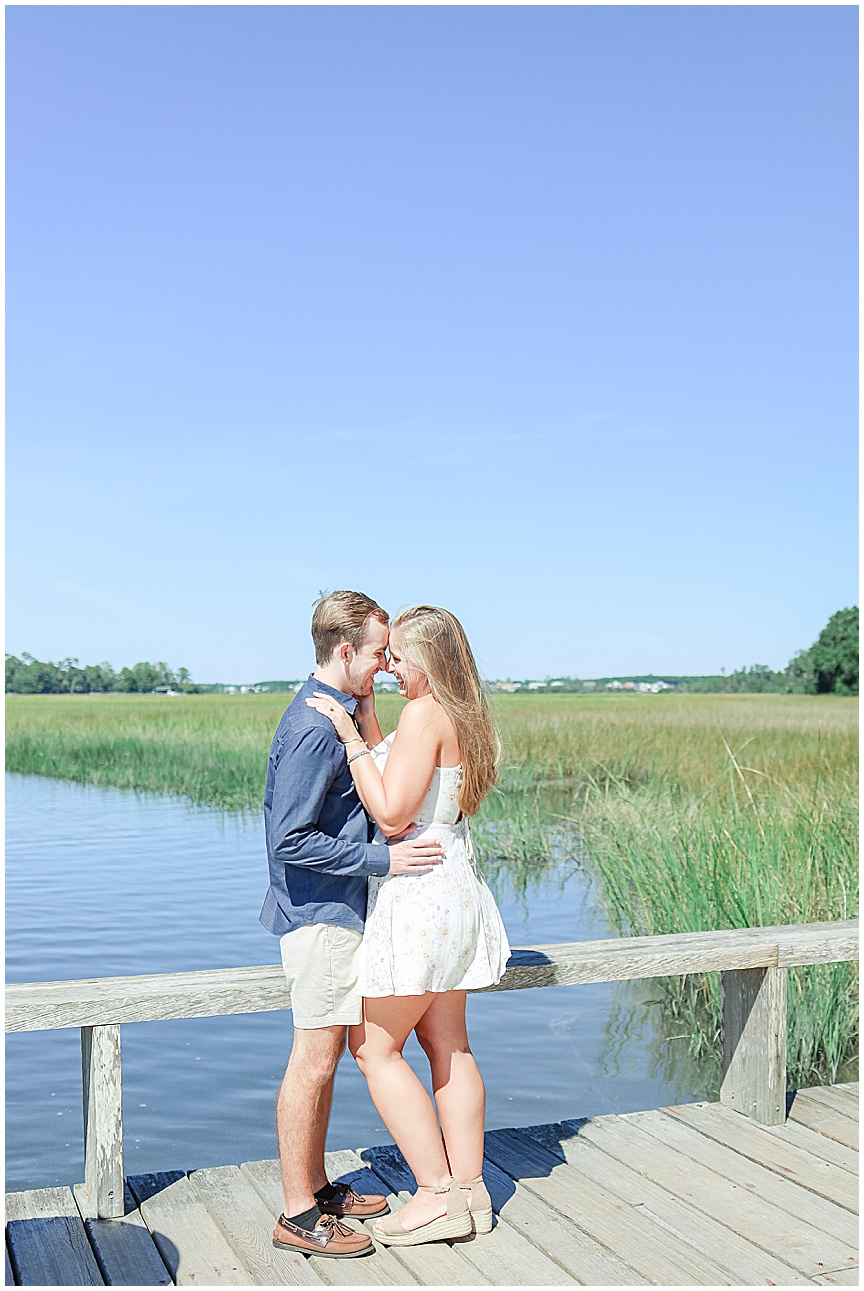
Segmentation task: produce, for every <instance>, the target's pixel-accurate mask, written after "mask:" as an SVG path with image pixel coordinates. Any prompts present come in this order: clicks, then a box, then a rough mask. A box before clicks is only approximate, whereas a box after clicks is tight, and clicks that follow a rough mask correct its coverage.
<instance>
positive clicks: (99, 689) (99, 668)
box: [6, 653, 205, 695]
mask: <svg viewBox="0 0 864 1291" xmlns="http://www.w3.org/2000/svg"><path fill="white" fill-rule="evenodd" d="M202 689H205V688H204V687H202V686H198V685H196V684H195V683H194V682H193V681H192V678H191V677H190V676H189V670H188V668H178V669H177V670H176V671H175V670H174V669H172V668H169V667H168V665H167V663H136V664H133V665H132V667H131V668H121V669H120V671H119V672H115V671H114V669H113V668H112V667H111V664H110V663H88V664H84V665H83V666H82V665H81V664H80V663H79V662H78V660H77V659H61V660H60V662H59V663H51V662H50V661H49V662H47V663H42V661H41V660H39V659H34V658H33V656H32V655H30V654H26V653H25V654H22V655H21V658H20V659H19V658H18V657H17V656H16V655H14V654H7V656H6V693H7V695H75V694H78V695H98V694H120V695H129V694H144V695H146V694H150V693H152V692H153V691H155V690H176V691H182V692H185V693H186V694H196V693H197V692H198V691H200V690H202Z"/></svg>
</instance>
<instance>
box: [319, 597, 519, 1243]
mask: <svg viewBox="0 0 864 1291" xmlns="http://www.w3.org/2000/svg"><path fill="white" fill-rule="evenodd" d="M390 659H391V664H392V668H393V671H394V672H395V674H396V677H397V679H398V682H399V693H400V695H403V696H404V697H405V698H406V699H407V700H408V701H409V702H408V703H407V704H406V705H405V707H404V709H403V710H402V713H401V715H400V718H399V725H398V726H397V728H396V731H395V732H394V733H393V735H390V736H388V737H387V739H386V740H380V736H381V731H380V728H378V727H377V723H376V724H375V726H374V727H373V739H376V740H380V743H377V745H376V747H375V748H374V749H369V747H368V746H367V744H366V742H365V741H364V740H363V739H362V738H361V737H360V736H359V735H358V734H357V729H356V727H355V726H354V724H353V722H352V720H351V718H350V716H349V715H348V713H347V712H346V711H345V710H344V709H343V708H342V707H341V706H336V711H335V712H334V711H332V710H333V708H334V705H333V704H332V700H329V699H328V697H327V696H323V695H322V696H320V697H318V696H316V697H315V698H314V699H308V700H307V701H306V702H307V703H308V704H310V705H311V706H312V707H314V708H317V710H318V711H319V712H321V713H324V714H326V716H328V717H329V718H330V719H331V720H332V722H333V724H334V726H335V727H336V731H337V734H338V735H339V738H340V739H341V740H342V742H343V743H344V744H345V746H346V748H345V751H346V755H347V757H348V762H349V765H350V768H351V774H352V775H353V777H354V783H355V785H356V788H357V792H358V794H359V796H360V798H361V800H362V802H363V805H364V807H365V808H366V810H367V812H368V813H369V815H370V816H371V817H372V818H373V819H374V820H375V821H376V822H377V824H378V826H379V828H380V829H381V831H382V833H383V834H385V835H387V836H388V837H392V836H394V835H401V834H404V833H405V832H406V831H409V830H410V831H412V832H414V833H418V834H419V833H430V834H433V835H434V836H436V837H438V838H439V839H440V840H441V843H442V845H443V848H444V860H443V862H442V863H441V864H440V865H436V866H434V867H433V868H431V869H430V870H429V871H428V872H427V873H425V874H420V875H417V876H413V875H412V876H408V875H399V876H387V877H385V878H382V879H372V880H370V884H369V905H368V911H367V918H366V930H365V933H364V938H363V946H362V950H361V968H360V978H359V990H360V993H361V994H362V995H363V1021H362V1022H361V1023H360V1025H359V1026H356V1027H352V1028H351V1030H350V1032H349V1045H350V1048H351V1052H352V1053H353V1055H354V1057H355V1058H356V1060H357V1063H358V1065H359V1067H360V1070H361V1071H362V1072H363V1074H364V1076H365V1077H366V1080H367V1082H368V1084H369V1092H370V1094H371V1095H372V1100H373V1102H374V1103H375V1106H376V1108H377V1109H378V1113H379V1115H380V1116H381V1119H382V1120H383V1122H384V1124H385V1125H386V1126H387V1128H388V1130H389V1131H390V1133H391V1134H392V1135H393V1138H394V1140H395V1141H396V1143H397V1144H398V1146H399V1148H400V1149H401V1151H402V1154H403V1156H404V1157H405V1159H406V1161H407V1162H408V1164H409V1166H410V1167H411V1169H412V1171H413V1173H414V1177H415V1179H416V1180H417V1183H418V1190H417V1192H416V1193H415V1194H414V1196H413V1197H412V1198H411V1199H410V1200H409V1201H408V1202H407V1203H406V1205H405V1206H404V1207H403V1208H402V1210H400V1211H399V1213H398V1214H396V1215H391V1216H389V1217H388V1218H387V1219H386V1220H379V1221H378V1222H377V1223H376V1225H375V1230H374V1232H375V1236H376V1238H377V1239H378V1240H379V1241H381V1242H383V1243H385V1244H389V1245H399V1246H416V1245H419V1244H420V1243H422V1242H429V1241H437V1240H439V1239H441V1238H451V1237H462V1236H465V1235H466V1234H468V1233H470V1232H472V1231H474V1232H478V1233H487V1232H489V1231H490V1230H491V1228H492V1204H491V1201H490V1199H489V1194H488V1192H487V1191H486V1188H485V1186H484V1184H483V1179H482V1173H481V1172H482V1166H483V1122H484V1117H485V1110H486V1091H485V1088H484V1085H483V1080H482V1077H481V1076H480V1072H479V1071H478V1069H477V1064H476V1062H475V1061H474V1056H473V1054H472V1053H471V1049H470V1047H469V1044H468V1035H467V1031H466V1026H465V1001H466V995H465V992H466V991H467V990H470V989H474V988H476V987H480V986H491V985H493V984H495V983H497V982H499V981H500V980H501V978H502V976H503V974H504V969H505V967H506V964H507V959H508V957H509V954H510V947H509V945H508V943H507V934H506V933H505V931H504V925H503V923H502V922H501V916H500V914H499V913H498V908H497V906H496V905H495V901H494V899H493V897H492V894H491V892H490V891H489V888H488V887H487V886H486V883H485V882H484V880H483V877H482V875H481V874H480V871H479V869H478V868H477V862H476V860H475V857H474V848H473V845H472V841H471V829H470V825H469V818H470V817H471V816H473V815H475V814H476V812H477V810H478V808H479V806H480V803H481V802H482V801H483V798H484V797H485V795H486V793H487V792H488V791H489V789H490V788H491V787H492V786H493V785H494V784H496V783H497V780H498V774H497V770H496V762H497V756H498V740H497V736H496V732H495V727H494V723H493V720H492V715H491V713H490V711H489V706H488V704H487V702H486V697H485V695H484V693H483V687H482V684H481V682H480V678H479V675H478V672H477V665H476V663H475V662H474V656H473V655H472V653H471V647H470V646H469V644H468V641H467V638H466V636H465V633H464V631H463V629H462V625H461V624H460V623H459V621H458V619H456V618H455V617H454V616H453V615H452V614H450V613H449V612H448V611H447V610H442V609H438V608H436V607H434V606H429V605H418V606H415V607H414V608H412V609H409V610H405V611H403V613H402V614H400V615H399V616H398V617H397V618H396V619H395V620H394V622H393V625H392V628H391V631H390ZM367 754H369V755H370V756H367ZM412 1031H414V1032H415V1033H416V1035H417V1039H418V1040H419V1042H420V1044H421V1045H422V1047H423V1049H424V1050H425V1052H426V1054H427V1056H428V1058H429V1062H430V1064H431V1068H432V1087H433V1090H434V1093H435V1103H434V1105H433V1103H432V1101H431V1100H430V1098H429V1095H428V1094H427V1093H426V1090H425V1089H424V1088H423V1085H422V1084H421V1083H420V1081H419V1080H418V1079H417V1077H416V1076H415V1075H414V1073H413V1071H412V1070H411V1068H410V1067H409V1066H408V1064H407V1063H406V1062H405V1060H404V1058H403V1057H402V1049H403V1047H404V1045H405V1041H406V1040H407V1039H408V1036H409V1035H410V1034H411V1032H412ZM436 1109H437V1118H436ZM439 1121H440V1127H441V1128H440V1131H439V1128H438V1123H439ZM442 1136H443V1141H442Z"/></svg>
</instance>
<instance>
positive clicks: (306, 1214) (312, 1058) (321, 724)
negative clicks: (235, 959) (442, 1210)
mask: <svg viewBox="0 0 864 1291" xmlns="http://www.w3.org/2000/svg"><path fill="white" fill-rule="evenodd" d="M388 622H389V620H388V618H387V614H386V613H385V612H384V610H382V608H381V606H380V605H378V604H377V603H376V602H375V601H373V600H372V599H371V597H368V596H364V595H363V594H362V593H361V592H349V591H343V592H332V593H331V594H330V595H329V596H323V597H321V598H320V599H319V600H318V601H317V603H316V605H315V612H314V614H313V616H312V640H313V642H314V645H315V660H316V665H317V666H316V668H315V671H314V672H313V673H312V674H311V676H310V677H309V679H308V681H306V682H305V683H304V685H303V686H301V687H300V690H299V691H298V692H297V694H296V695H295V697H294V699H293V700H292V702H291V703H290V704H289V705H288V708H287V709H286V710H285V712H284V714H283V715H282V720H281V721H280V723H279V726H278V728H277V731H276V734H275V736H274V738H273V744H272V746H271V749H270V762H269V765H268V768H267V784H266V789H265V793H264V824H265V833H266V839H267V856H268V861H269V866H270V887H269V889H268V892H267V896H266V897H265V900H264V907H263V909H262V911H261V922H262V923H263V925H264V927H265V928H267V929H268V931H270V932H272V933H275V935H276V936H277V937H279V938H280V948H281V952H282V963H283V966H284V969H285V976H286V978H287V981H288V985H289V988H290V990H291V1007H292V1009H293V1013H294V1044H293V1047H292V1049H291V1058H290V1061H289V1063H288V1070H287V1071H286V1073H285V1079H284V1081H283V1082H282V1088H281V1089H280V1091H279V1099H278V1102H277V1105H276V1126H277V1132H278V1138H279V1159H280V1163H281V1166H282V1182H283V1187H284V1191H285V1213H284V1214H283V1215H281V1216H280V1217H279V1220H278V1222H277V1224H276V1228H275V1230H274V1233H273V1244H274V1246H277V1247H285V1248H289V1249H291V1250H297V1251H305V1252H308V1253H311V1254H314V1255H328V1256H335V1257H342V1258H344V1257H346V1256H354V1255H366V1254H368V1253H369V1252H370V1251H371V1250H372V1241H371V1238H370V1237H369V1236H368V1234H367V1233H365V1231H364V1232H356V1231H355V1230H354V1229H353V1228H349V1227H348V1226H347V1225H345V1224H340V1223H339V1222H338V1221H339V1219H340V1218H341V1217H343V1216H345V1215H352V1216H356V1217H359V1218H366V1217H367V1216H370V1215H379V1214H383V1213H384V1212H385V1211H386V1210H387V1202H386V1199H385V1198H384V1197H380V1196H372V1197H360V1196H358V1195H357V1194H356V1193H354V1192H353V1191H352V1190H351V1189H350V1188H347V1187H346V1186H345V1185H344V1184H337V1185H333V1184H331V1183H329V1182H328V1180H327V1176H326V1174H325V1172H324V1140H325V1137H326V1134H327V1122H328V1120H329V1118H330V1101H331V1098H332V1095H333V1079H334V1076H335V1074H336V1065H337V1063H338V1062H339V1059H340V1058H341V1056H342V1054H343V1053H344V1050H345V1041H346V1036H347V1028H348V1027H349V1026H352V1025H356V1024H357V1023H358V1022H360V1020H361V1014H362V1001H361V999H360V997H359V995H358V994H357V989H356V986H357V969H358V955H359V950H360V943H361V941H362V938H363V924H364V921H365V918H366V884H367V879H368V878H369V876H370V875H373V874H374V875H383V874H388V873H389V874H416V873H425V872H426V871H427V870H428V869H429V867H430V866H431V865H433V864H437V863H439V862H440V860H441V859H442V851H441V846H440V843H438V842H437V841H435V840H431V841H427V840H425V839H411V840H406V841H404V842H395V843H393V844H391V845H389V846H387V847H384V846H382V845H381V844H380V843H373V842H372V841H371V837H372V832H373V831H372V826H371V824H370V822H369V819H368V817H367V816H366V813H365V812H364V810H363V806H362V804H361V802H360V799H359V798H358V796H357V792H356V790H355V788H354V783H353V780H352V778H351V772H350V769H349V767H348V760H347V756H346V749H345V748H343V746H342V743H341V742H340V740H339V739H338V737H337V735H336V731H335V729H334V727H333V723H332V722H331V721H330V720H329V719H328V718H327V717H325V716H324V715H323V714H321V713H318V712H316V711H315V709H313V708H310V707H309V706H308V705H307V704H306V702H305V700H306V697H307V696H311V695H312V694H314V692H315V691H319V692H323V693H324V694H327V695H329V696H331V697H332V699H333V701H334V702H335V703H338V704H341V705H342V706H343V707H344V708H346V709H347V710H348V712H349V713H351V714H352V715H353V717H354V720H355V723H356V725H357V728H358V732H359V735H358V740H357V742H356V743H353V742H352V745H351V748H350V749H348V750H347V754H348V755H352V754H353V753H354V752H356V751H357V750H360V749H362V748H363V744H362V742H361V739H360V737H363V738H364V739H365V738H368V739H369V740H370V742H373V741H375V740H377V739H380V731H379V729H378V723H377V719H376V717H375V702H374V696H373V690H372V686H373V682H374V680H375V674H376V673H377V672H379V671H383V672H387V671H389V663H388V660H387V645H388V641H389V632H388Z"/></svg>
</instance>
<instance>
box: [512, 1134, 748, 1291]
mask: <svg viewBox="0 0 864 1291" xmlns="http://www.w3.org/2000/svg"><path fill="white" fill-rule="evenodd" d="M486 1153H487V1156H488V1157H489V1158H490V1160H492V1161H494V1162H495V1164H496V1165H497V1166H499V1167H500V1168H501V1169H502V1170H505V1171H506V1172H507V1174H508V1175H510V1177H511V1178H513V1179H516V1180H517V1181H518V1182H520V1183H521V1184H523V1186H524V1187H525V1188H528V1189H529V1190H530V1191H531V1192H533V1193H535V1194H536V1195H537V1196H538V1197H540V1198H541V1200H542V1201H544V1202H545V1203H546V1204H547V1205H549V1206H552V1207H554V1209H555V1210H557V1211H559V1213H561V1214H563V1215H565V1216H566V1217H567V1218H568V1219H570V1220H572V1221H573V1222H574V1223H576V1224H578V1226H579V1227H580V1228H582V1229H583V1230H584V1231H585V1232H586V1233H589V1234H590V1235H591V1236H592V1237H593V1238H595V1239H596V1240H597V1241H599V1242H601V1243H602V1244H603V1245H604V1246H605V1247H606V1248H607V1250H610V1251H612V1252H614V1254H616V1255H617V1256H618V1257H619V1258H620V1259H622V1260H624V1261H625V1262H626V1263H627V1264H628V1265H629V1266H630V1268H633V1269H635V1270H636V1271H637V1272H638V1273H640V1274H641V1275H642V1277H644V1278H645V1279H646V1281H648V1282H652V1283H655V1284H658V1285H665V1286H689V1285H698V1286H715V1285H717V1284H718V1283H721V1282H723V1281H724V1280H725V1275H726V1270H725V1269H724V1268H722V1267H721V1266H720V1265H718V1264H716V1263H715V1262H714V1261H712V1260H711V1259H710V1258H707V1257H706V1256H704V1255H703V1254H702V1253H701V1252H700V1251H699V1249H698V1248H697V1247H695V1246H692V1245H691V1244H690V1243H689V1242H685V1241H682V1240H681V1238H676V1237H674V1236H673V1235H672V1234H670V1233H669V1231H668V1230H664V1229H663V1228H660V1227H658V1225H657V1224H655V1223H654V1222H653V1220H651V1219H650V1218H649V1217H648V1216H646V1215H645V1214H644V1213H643V1212H642V1211H641V1210H640V1209H638V1208H630V1209H627V1208H625V1207H624V1206H622V1204H621V1199H620V1197H617V1196H616V1195H615V1194H614V1193H613V1192H610V1191H609V1189H608V1188H606V1187H605V1186H604V1185H603V1184H601V1183H597V1182H596V1181H595V1180H587V1179H586V1178H585V1177H584V1176H583V1175H580V1174H579V1173H578V1172H577V1171H575V1170H573V1169H572V1168H571V1167H570V1166H569V1165H567V1164H566V1163H565V1162H562V1161H561V1160H560V1158H559V1157H556V1156H555V1155H554V1154H553V1153H551V1152H549V1151H547V1149H546V1148H544V1147H543V1146H542V1145H541V1144H539V1143H538V1142H536V1141H535V1140H533V1139H529V1138H526V1137H524V1136H520V1135H519V1134H515V1133H511V1132H510V1131H509V1130H493V1131H491V1132H490V1133H488V1134H487V1135H486ZM625 1216H626V1219H625Z"/></svg>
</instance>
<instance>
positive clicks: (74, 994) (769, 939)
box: [6, 919, 858, 1218]
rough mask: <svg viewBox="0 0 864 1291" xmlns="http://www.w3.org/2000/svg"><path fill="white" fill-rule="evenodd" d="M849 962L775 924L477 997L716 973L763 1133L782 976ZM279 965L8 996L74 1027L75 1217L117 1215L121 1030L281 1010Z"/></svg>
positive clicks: (775, 1091) (635, 942) (519, 978)
mask: <svg viewBox="0 0 864 1291" xmlns="http://www.w3.org/2000/svg"><path fill="white" fill-rule="evenodd" d="M857 958H858V921H857V919H849V920H845V921H843V922H839V923H811V924H796V925H780V926H778V927H773V928H743V929H733V930H729V931H721V932H690V933H680V934H677V935H674V936H666V937H622V938H619V939H612V940H607V941H581V942H579V941H576V942H565V943H556V944H554V945H550V946H529V947H525V948H522V949H517V950H514V951H513V954H512V957H511V959H510V961H509V963H508V966H507V972H506V973H505V975H504V977H503V978H502V980H501V982H500V983H499V984H498V985H497V986H492V987H487V988H485V989H487V990H493V991H509V990H523V989H526V988H529V987H538V986H576V985H586V984H588V983H591V982H617V981H626V980H630V979H635V978H645V977H671V976H675V975H678V974H685V973H710V972H719V973H720V974H721V982H722V995H723V1063H722V1071H723V1079H722V1086H721V1091H720V1098H721V1101H722V1102H724V1103H726V1104H727V1105H728V1106H729V1107H732V1108H734V1109H735V1110H736V1111H739V1112H742V1113H743V1114H744V1115H745V1116H750V1117H753V1118H754V1119H755V1120H757V1121H761V1122H762V1123H763V1124H766V1125H777V1124H780V1123H782V1121H783V1120H784V1118H785V1115H786V970H787V969H788V968H792V967H795V966H798V965H803V964H829V963H838V962H841V961H845V960H854V959H857ZM290 1004H291V1000H290V996H289V993H288V989H287V986H286V984H285V978H284V976H283V973H282V969H281V967H280V966H276V965H270V964H268V965H265V966H264V967H261V968H219V969H214V970H209V971H202V972H192V973H152V974H151V973H148V974H145V975H142V976H138V977H97V978H92V979H85V980H82V981H69V982H23V983H16V984H14V985H9V986H7V988H6V1030H7V1031H47V1030H53V1029H55V1028H58V1027H80V1028H81V1059H82V1072H83V1090H84V1183H83V1184H79V1185H77V1187H76V1193H77V1194H78V1198H79V1202H80V1204H81V1206H82V1208H83V1209H84V1210H85V1211H86V1212H87V1213H89V1214H90V1215H93V1216H96V1217H100V1218H111V1217H114V1216H117V1215H121V1214H122V1213H123V1127H122V1115H121V1059H120V1027H121V1025H122V1024H123V1023H126V1022H154V1021H162V1020H165V1019H168V1018H200V1017H214V1016H219V1015H222V1014H232V1013H261V1012H266V1011H269V1010H273V1009H287V1008H290Z"/></svg>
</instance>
